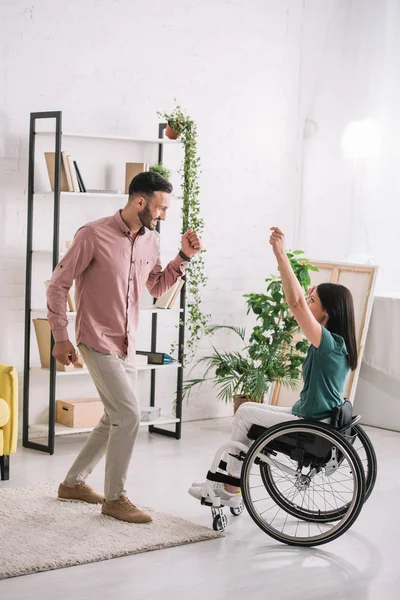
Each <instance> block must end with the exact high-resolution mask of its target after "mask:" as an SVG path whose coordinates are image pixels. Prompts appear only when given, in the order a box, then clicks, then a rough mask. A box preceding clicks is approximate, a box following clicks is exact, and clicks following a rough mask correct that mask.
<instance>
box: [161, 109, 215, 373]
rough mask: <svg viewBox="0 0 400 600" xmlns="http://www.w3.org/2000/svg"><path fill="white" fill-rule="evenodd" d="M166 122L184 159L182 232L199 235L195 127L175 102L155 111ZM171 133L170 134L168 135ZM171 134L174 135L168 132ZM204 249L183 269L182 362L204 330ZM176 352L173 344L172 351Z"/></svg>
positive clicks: (193, 348)
mask: <svg viewBox="0 0 400 600" xmlns="http://www.w3.org/2000/svg"><path fill="white" fill-rule="evenodd" d="M157 114H158V116H159V117H160V118H162V119H165V120H166V121H167V124H168V126H169V128H170V129H171V130H172V131H173V132H174V133H175V134H176V136H177V137H178V138H179V139H180V140H181V142H182V144H183V147H184V158H183V163H182V166H181V168H180V170H179V174H180V176H181V180H182V191H183V204H182V234H183V233H184V232H185V231H187V230H188V229H194V230H195V231H196V232H197V233H198V234H199V235H201V234H202V232H203V230H204V221H203V219H202V217H201V215H200V199H199V195H200V187H199V175H200V158H199V156H198V153H197V127H196V123H195V122H194V121H193V119H191V118H190V117H189V116H188V115H187V114H186V113H185V112H184V111H183V110H182V109H181V107H180V106H179V105H176V106H175V108H174V109H173V111H172V112H170V113H157ZM170 135H171V134H170ZM171 137H174V136H173V135H171ZM204 252H205V251H204V250H202V251H201V252H200V253H199V254H197V255H196V256H194V257H193V258H192V260H191V261H190V263H189V266H188V268H187V270H186V272H187V278H186V286H187V287H186V290H187V313H188V314H187V335H186V344H185V346H186V352H185V354H184V355H183V356H182V357H181V360H183V361H184V363H185V364H186V363H187V362H190V360H191V359H192V358H193V356H194V354H195V352H196V349H197V345H198V343H199V341H200V339H201V337H202V336H203V335H204V334H205V333H207V332H208V322H209V317H210V315H206V314H204V313H203V311H202V309H201V289H202V288H203V287H204V286H205V284H206V281H207V277H206V275H205V270H204V257H203V255H204ZM174 351H176V346H175V347H173V348H172V352H174Z"/></svg>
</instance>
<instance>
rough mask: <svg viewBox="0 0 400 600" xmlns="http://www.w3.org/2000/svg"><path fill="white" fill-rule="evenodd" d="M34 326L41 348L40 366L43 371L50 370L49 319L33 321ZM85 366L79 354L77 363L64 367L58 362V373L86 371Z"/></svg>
mask: <svg viewBox="0 0 400 600" xmlns="http://www.w3.org/2000/svg"><path fill="white" fill-rule="evenodd" d="M33 325H34V328H35V333H36V340H37V344H38V348H39V357H40V365H41V367H42V368H43V369H50V356H51V354H50V347H51V346H50V340H51V329H50V323H49V322H48V320H47V319H33ZM84 368H85V364H84V362H83V359H82V356H81V355H80V353H79V352H78V353H77V355H76V361H75V363H73V364H72V363H71V364H70V365H63V364H61V363H59V362H58V361H56V370H57V371H73V370H74V369H84Z"/></svg>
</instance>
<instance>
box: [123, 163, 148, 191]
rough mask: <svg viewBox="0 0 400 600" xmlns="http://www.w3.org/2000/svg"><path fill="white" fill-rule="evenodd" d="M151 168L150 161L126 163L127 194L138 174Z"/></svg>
mask: <svg viewBox="0 0 400 600" xmlns="http://www.w3.org/2000/svg"><path fill="white" fill-rule="evenodd" d="M148 170H149V163H126V167H125V194H128V193H129V185H130V183H131V181H132V179H133V178H134V177H136V175H139V173H144V172H145V171H148Z"/></svg>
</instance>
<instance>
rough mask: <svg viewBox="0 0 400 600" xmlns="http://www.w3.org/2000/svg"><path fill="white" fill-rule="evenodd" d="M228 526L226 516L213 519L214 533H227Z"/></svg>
mask: <svg viewBox="0 0 400 600" xmlns="http://www.w3.org/2000/svg"><path fill="white" fill-rule="evenodd" d="M227 524H228V523H227V520H226V516H225V515H224V514H222V515H217V516H216V517H214V519H213V529H214V531H221V532H222V531H225V529H226V526H227Z"/></svg>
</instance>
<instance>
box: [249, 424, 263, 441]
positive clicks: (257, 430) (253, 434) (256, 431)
mask: <svg viewBox="0 0 400 600" xmlns="http://www.w3.org/2000/svg"><path fill="white" fill-rule="evenodd" d="M267 429H268V427H263V426H262V425H252V426H251V427H250V429H249V431H248V432H247V437H248V438H249V439H250V440H256V439H258V438H259V437H261V436H262V435H263V434H264V433H265V432H266V431H267Z"/></svg>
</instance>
